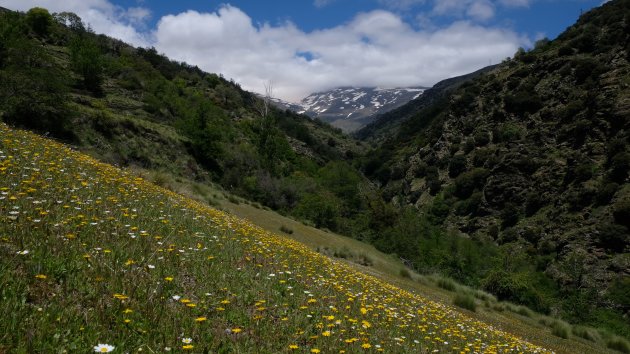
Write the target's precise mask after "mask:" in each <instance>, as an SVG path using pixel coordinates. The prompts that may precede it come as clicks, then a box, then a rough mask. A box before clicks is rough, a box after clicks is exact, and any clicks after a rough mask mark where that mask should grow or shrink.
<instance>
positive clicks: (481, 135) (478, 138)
mask: <svg viewBox="0 0 630 354" xmlns="http://www.w3.org/2000/svg"><path fill="white" fill-rule="evenodd" d="M489 142H490V135H489V134H488V133H487V132H477V133H476V134H475V144H476V145H477V146H484V145H487V144H488V143H489Z"/></svg>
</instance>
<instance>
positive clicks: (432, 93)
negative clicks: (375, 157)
mask: <svg viewBox="0 0 630 354" xmlns="http://www.w3.org/2000/svg"><path fill="white" fill-rule="evenodd" d="M495 67H496V65H492V66H488V67H485V68H482V69H480V70H477V71H475V72H473V73H470V74H466V75H462V76H457V77H453V78H449V79H446V80H442V81H440V82H438V83H437V84H435V85H434V86H433V87H431V88H429V89H426V90H425V91H423V93H422V95H420V96H418V97H415V98H414V99H413V100H411V101H410V102H409V103H407V104H405V105H402V106H401V107H398V108H395V109H391V110H388V111H383V113H381V114H378V115H377V116H375V117H373V121H372V122H370V123H369V124H367V125H366V126H365V127H363V128H361V129H359V130H358V131H356V132H354V133H353V135H354V136H356V137H357V138H359V139H362V140H370V141H378V142H382V141H383V140H386V139H387V138H391V137H393V136H396V134H397V133H398V130H399V129H400V126H401V124H402V123H403V122H404V121H406V120H408V119H410V118H411V117H412V116H413V115H414V114H416V113H417V112H418V111H420V110H422V109H423V108H426V107H429V106H431V105H433V104H435V103H436V102H437V101H438V100H440V99H444V98H445V97H447V96H448V94H449V93H450V92H451V91H453V90H455V89H456V88H458V87H459V86H461V85H463V84H464V83H465V82H467V81H469V80H472V79H474V78H476V77H478V76H480V75H483V74H485V73H487V72H489V71H491V70H492V69H494V68H495Z"/></svg>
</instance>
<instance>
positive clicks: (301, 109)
mask: <svg viewBox="0 0 630 354" xmlns="http://www.w3.org/2000/svg"><path fill="white" fill-rule="evenodd" d="M425 89H426V87H404V88H383V87H363V88H359V87H339V88H335V89H332V90H329V91H325V92H317V93H313V94H311V95H309V96H307V97H305V98H304V99H303V100H302V101H301V102H300V103H289V102H284V101H282V100H278V99H274V103H275V104H276V105H278V106H280V107H281V108H283V109H290V110H293V111H295V112H298V113H302V114H307V115H309V116H311V117H313V118H318V119H321V120H323V121H326V122H329V123H331V124H332V125H333V126H336V127H338V128H341V129H342V130H344V131H346V132H352V131H355V130H358V129H360V128H362V127H364V126H365V125H367V124H369V123H370V122H372V121H373V120H374V119H375V118H376V116H377V115H379V114H382V113H385V112H388V111H390V110H392V109H396V108H398V107H400V106H402V105H404V104H405V103H407V102H409V101H411V100H414V99H416V98H418V97H419V96H420V95H422V93H423V92H424V90H425Z"/></svg>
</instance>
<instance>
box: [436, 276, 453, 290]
mask: <svg viewBox="0 0 630 354" xmlns="http://www.w3.org/2000/svg"><path fill="white" fill-rule="evenodd" d="M437 285H438V286H439V287H440V288H442V289H445V290H448V291H455V290H457V284H456V283H455V282H454V281H453V280H452V279H449V278H445V277H437Z"/></svg>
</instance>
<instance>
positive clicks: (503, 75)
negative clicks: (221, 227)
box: [364, 0, 630, 337]
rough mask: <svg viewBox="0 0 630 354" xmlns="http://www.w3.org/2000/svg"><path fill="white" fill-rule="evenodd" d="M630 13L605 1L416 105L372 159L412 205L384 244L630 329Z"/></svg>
mask: <svg viewBox="0 0 630 354" xmlns="http://www.w3.org/2000/svg"><path fill="white" fill-rule="evenodd" d="M629 23H630V1H627V0H619V1H610V2H607V3H606V4H604V5H603V6H601V7H600V8H597V9H595V10H593V11H591V12H589V13H586V14H584V15H583V16H582V17H581V18H580V20H579V21H578V23H577V24H575V25H574V26H572V27H570V28H569V29H567V31H566V32H564V33H563V34H562V35H560V36H559V38H557V39H556V40H553V41H549V40H542V41H540V42H538V43H537V44H536V46H535V48H533V49H532V50H530V51H525V50H521V51H519V52H518V53H517V54H516V55H515V57H514V58H513V59H510V60H507V61H506V62H504V63H503V64H501V65H500V66H498V67H497V68H495V69H494V70H493V71H492V72H490V73H487V74H486V75H483V76H480V77H478V78H476V79H473V80H471V81H469V82H467V83H465V84H463V85H462V86H461V87H460V88H459V89H457V90H455V91H453V92H452V93H451V94H450V95H449V96H448V97H447V98H446V99H443V100H441V101H439V102H437V103H436V104H433V105H430V106H428V107H422V108H421V109H419V110H416V111H415V113H414V114H412V115H410V117H409V119H407V120H406V121H405V122H403V123H402V125H401V128H400V130H399V132H398V134H397V135H396V136H395V137H394V138H391V139H390V140H389V141H386V142H385V143H383V144H382V145H380V146H378V147H377V148H376V149H375V151H373V152H372V153H370V154H368V157H366V159H365V161H364V171H365V172H366V173H367V174H369V175H370V176H371V178H372V179H373V180H375V181H378V183H380V184H382V185H383V194H384V196H385V198H386V199H387V200H389V201H391V202H392V203H394V204H396V205H399V206H400V207H401V208H407V209H408V210H409V211H408V212H407V213H408V214H406V215H405V214H403V217H401V218H400V219H398V221H397V224H396V225H394V227H393V231H392V232H383V233H382V234H381V235H380V236H379V237H377V238H376V240H375V241H374V242H375V244H377V245H378V246H379V248H380V249H381V250H384V251H386V252H396V253H398V254H399V255H401V256H403V257H405V258H408V259H409V260H411V261H412V262H413V263H414V264H415V266H416V267H417V269H419V270H422V271H433V270H435V269H439V270H440V271H441V272H443V273H446V274H449V275H450V276H452V277H455V278H457V279H459V280H460V281H463V282H465V283H467V284H470V285H473V286H477V287H481V288H483V289H485V290H486V291H489V292H491V293H493V294H495V295H496V296H497V297H498V298H499V299H502V300H510V301H514V302H518V303H521V304H527V305H528V306H530V307H532V308H534V309H536V310H538V311H541V312H544V313H548V314H554V315H557V316H561V317H562V318H564V319H567V320H570V321H574V322H580V323H585V324H590V325H594V326H600V327H604V328H608V329H609V330H611V331H613V332H615V333H618V334H623V335H624V336H626V337H627V336H630V327H629V326H628V323H630V322H628V315H629V311H630V302H629V298H628V294H630V248H629V246H630V229H629V228H628V227H630V224H628V220H630V217H629V216H630V213H629V211H630V184H629V183H628V182H629V180H628V172H629V170H630V150H629V149H628V146H630V135H629V134H628V132H629V131H630V114H629V112H630V110H629V107H630V106H629V103H630V85H629V84H630V64H629V60H630V53H629V49H630V37H629V35H628V34H629V33H630V31H629V27H628V24H629ZM418 211H419V212H418ZM419 215H420V216H419ZM430 227H434V228H435V229H434V230H435V231H432V232H427V229H428V228H430ZM418 235H420V236H418ZM448 239H454V240H456V241H453V242H452V243H451V244H450V245H449V243H448V242H444V240H448ZM441 242H443V244H441ZM451 255H454V256H451Z"/></svg>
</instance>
